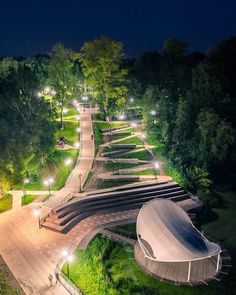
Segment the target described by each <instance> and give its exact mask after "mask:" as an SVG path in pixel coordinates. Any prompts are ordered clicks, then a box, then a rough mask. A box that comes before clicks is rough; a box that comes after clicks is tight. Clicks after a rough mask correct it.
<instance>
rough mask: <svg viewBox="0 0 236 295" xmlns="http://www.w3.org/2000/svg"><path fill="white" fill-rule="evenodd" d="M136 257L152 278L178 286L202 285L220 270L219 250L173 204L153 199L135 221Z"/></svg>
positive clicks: (218, 247) (182, 211) (164, 200)
mask: <svg viewBox="0 0 236 295" xmlns="http://www.w3.org/2000/svg"><path fill="white" fill-rule="evenodd" d="M137 237H138V242H137V243H136V245H135V257H136V259H137V262H138V263H139V264H140V265H141V266H142V267H143V268H144V269H145V270H146V271H147V272H149V273H151V274H152V275H155V276H158V277H160V278H162V279H165V280H167V281H170V282H175V283H179V284H201V283H204V282H206V281H208V280H209V279H211V278H212V277H214V276H215V275H216V274H217V273H218V272H219V270H220V268H221V257H220V253H221V248H220V246H219V245H217V244H215V243H211V242H209V241H208V240H207V239H206V238H205V237H204V236H203V235H202V234H201V233H200V232H199V231H198V230H197V229H196V228H195V227H194V225H193V224H192V221H191V219H190V218H189V216H188V214H187V213H186V212H185V211H184V210H183V209H182V208H180V207H179V206H178V205H177V204H176V203H175V202H173V201H170V200H168V199H155V200H152V201H150V202H148V203H146V204H145V205H144V206H143V207H142V209H141V210H140V212H139V215H138V218H137Z"/></svg>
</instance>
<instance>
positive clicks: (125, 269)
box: [63, 190, 236, 295]
mask: <svg viewBox="0 0 236 295" xmlns="http://www.w3.org/2000/svg"><path fill="white" fill-rule="evenodd" d="M218 193H219V194H220V196H221V198H222V206H221V207H220V208H216V209H213V211H214V213H215V214H216V216H217V219H215V220H214V221H212V222H209V223H206V224H204V225H203V226H202V229H203V230H204V233H205V235H206V236H209V239H211V237H213V238H214V239H215V240H218V241H219V240H220V241H222V242H223V244H224V245H225V246H226V248H227V249H228V250H229V252H230V254H231V257H232V262H233V265H235V261H236V236H235V235H234V234H233V233H234V232H235V227H236V198H235V194H236V193H235V192H232V191H228V192H225V191H224V192H223V191H219V190H218ZM112 230H114V231H115V232H117V233H120V234H123V235H125V236H129V237H133V238H134V237H135V224H128V225H124V226H117V227H115V228H113V229H112ZM75 257H76V259H75V261H74V262H73V263H72V265H71V268H70V274H71V275H70V279H71V280H72V282H73V283H74V284H75V285H76V286H77V287H79V288H81V289H82V291H84V292H85V294H87V295H90V294H99V295H103V294H104V295H105V294H113V295H114V294H127V295H128V294H137V295H138V294H139V295H141V294H150V295H151V294H152V295H155V294H159V295H173V294H175V295H199V294H204V295H217V294H224V295H233V294H236V292H235V289H236V271H235V269H234V267H233V268H232V272H231V273H230V274H229V275H228V276H225V278H224V279H223V280H222V281H220V282H216V281H212V282H209V285H208V286H196V287H183V286H174V285H170V284H167V283H163V282H160V281H159V280H158V279H154V278H152V277H150V276H148V275H146V274H145V273H144V272H143V271H142V270H141V269H140V268H139V267H138V265H137V264H136V262H135V260H134V254H133V249H132V247H130V246H122V245H121V244H118V243H115V242H113V241H111V240H108V239H106V238H103V237H101V236H97V237H96V238H94V239H93V240H92V242H91V243H90V244H89V246H88V248H87V250H86V251H82V250H78V251H76V253H75ZM63 271H64V272H65V271H66V268H65V267H64V268H63Z"/></svg>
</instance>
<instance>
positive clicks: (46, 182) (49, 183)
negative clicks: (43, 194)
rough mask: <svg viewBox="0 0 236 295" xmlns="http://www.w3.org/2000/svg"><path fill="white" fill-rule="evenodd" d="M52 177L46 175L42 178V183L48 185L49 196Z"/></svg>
mask: <svg viewBox="0 0 236 295" xmlns="http://www.w3.org/2000/svg"><path fill="white" fill-rule="evenodd" d="M53 182H54V179H53V178H52V177H48V178H46V179H45V180H44V182H43V184H44V185H46V186H47V187H48V196H49V197H50V192H51V185H52V184H53Z"/></svg>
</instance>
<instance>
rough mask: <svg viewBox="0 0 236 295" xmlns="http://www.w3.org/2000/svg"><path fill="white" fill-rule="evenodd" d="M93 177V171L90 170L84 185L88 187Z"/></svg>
mask: <svg viewBox="0 0 236 295" xmlns="http://www.w3.org/2000/svg"><path fill="white" fill-rule="evenodd" d="M92 177H93V171H89V173H88V175H87V178H86V180H85V183H84V187H86V186H87V185H88V184H89V183H90V180H91V179H92Z"/></svg>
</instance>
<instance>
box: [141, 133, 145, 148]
mask: <svg viewBox="0 0 236 295" xmlns="http://www.w3.org/2000/svg"><path fill="white" fill-rule="evenodd" d="M145 138H146V136H145V134H141V139H142V142H143V147H144V140H145Z"/></svg>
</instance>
